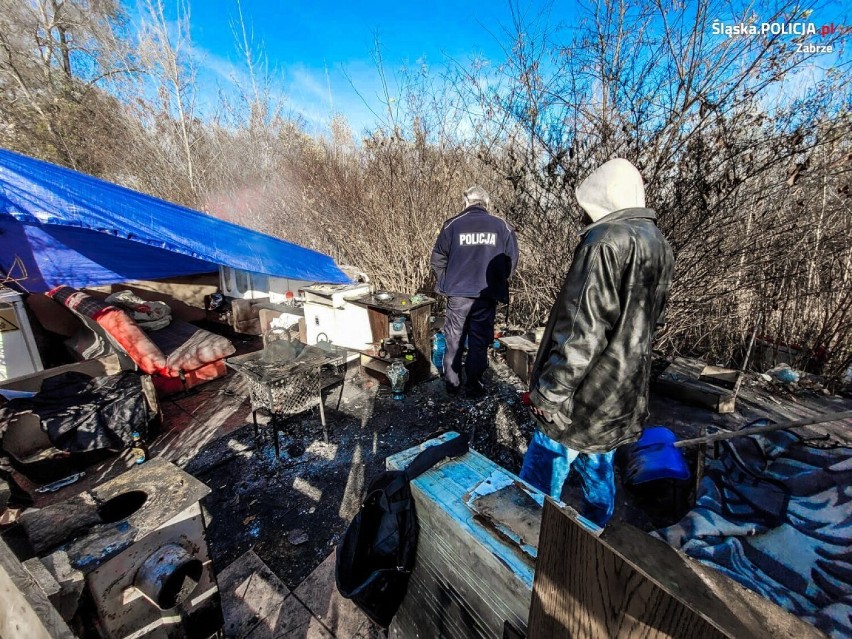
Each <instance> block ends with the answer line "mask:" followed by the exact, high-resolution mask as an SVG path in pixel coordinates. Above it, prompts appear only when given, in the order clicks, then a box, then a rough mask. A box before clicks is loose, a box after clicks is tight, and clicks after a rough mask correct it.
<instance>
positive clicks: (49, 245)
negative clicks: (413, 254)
mask: <svg viewBox="0 0 852 639" xmlns="http://www.w3.org/2000/svg"><path fill="white" fill-rule="evenodd" d="M16 260H19V263H22V264H23V266H24V268H25V269H26V272H27V277H26V279H25V280H23V281H22V282H21V284H22V286H23V287H24V288H26V290H28V291H30V292H43V291H47V290H50V289H51V288H53V287H54V286H58V285H60V284H67V285H69V286H74V287H85V286H98V285H102V284H115V283H119V282H125V281H128V280H151V279H161V278H166V277H171V276H176V275H189V274H193V273H208V272H211V271H215V270H216V269H217V267H218V265H222V266H230V267H232V268H236V269H242V270H246V271H252V272H255V273H264V274H267V275H276V276H279V277H288V278H293V279H299V280H308V281H314V282H326V283H335V284H336V283H346V282H348V281H349V279H348V278H347V277H346V275H345V274H344V273H343V272H342V271H341V270H340V269H339V268H338V267H337V266H336V265H335V263H334V261H333V260H332V259H331V258H330V257H328V256H327V255H323V254H322V253H318V252H317V251H312V250H310V249H306V248H304V247H301V246H297V245H296V244H292V243H290V242H285V241H283V240H279V239H276V238H274V237H270V236H269V235H264V234H263V233H258V232H256V231H251V230H249V229H247V228H244V227H242V226H238V225H236V224H231V223H230V222H225V221H223V220H219V219H216V218H214V217H211V216H209V215H205V214H204V213H199V212H198V211H193V210H192V209H188V208H186V207H183V206H179V205H177V204H172V203H171V202H166V201H164V200H160V199H157V198H155V197H151V196H150V195H145V194H143V193H139V192H137V191H133V190H131V189H127V188H124V187H122V186H118V185H116V184H112V183H110V182H105V181H103V180H99V179H97V178H94V177H92V176H90V175H84V174H82V173H78V172H76V171H72V170H70V169H66V168H63V167H60V166H56V165H55V164H49V163H47V162H42V161H40V160H35V159H33V158H29V157H26V156H23V155H19V154H17V153H13V152H11V151H7V150H5V149H0V268H2V269H3V273H0V276H2V275H5V274H6V273H9V274H10V275H19V273H20V271H19V269H17V268H13V267H14V265H15V261H16Z"/></svg>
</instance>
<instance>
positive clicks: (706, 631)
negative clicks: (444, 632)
mask: <svg viewBox="0 0 852 639" xmlns="http://www.w3.org/2000/svg"><path fill="white" fill-rule="evenodd" d="M566 558H571V560H570V561H567V560H566ZM561 636H565V637H569V636H570V637H574V638H579V639H583V638H589V639H592V638H597V637H617V638H633V637H643V638H644V637H647V638H665V637H690V638H695V639H703V638H705V637H706V638H714V639H715V638H717V637H737V638H743V639H748V638H754V639H758V638H760V639H763V638H765V637H773V638H774V639H806V638H807V639H811V638H817V637H824V635H823V634H822V633H821V632H819V631H818V630H817V629H816V628H813V627H812V626H810V625H809V624H807V623H805V622H803V621H801V620H800V619H798V618H797V617H795V616H793V615H791V614H790V613H788V612H787V611H785V610H783V609H782V608H780V607H778V606H776V605H775V604H773V603H772V602H770V601H768V600H766V599H764V598H763V597H761V596H759V595H757V594H755V593H753V592H751V591H749V590H747V589H746V588H743V587H742V586H740V585H739V584H737V583H736V582H734V581H733V580H731V579H729V578H728V577H726V576H725V575H723V574H721V573H719V572H717V571H715V570H713V569H711V568H709V567H706V566H703V565H702V564H700V563H698V562H696V561H694V560H692V559H690V558H689V557H687V556H686V555H684V554H682V553H680V552H678V551H676V550H675V549H674V548H671V547H670V546H668V545H667V544H665V543H664V542H662V541H660V540H658V539H655V538H653V537H650V536H649V535H646V534H645V533H643V532H641V531H639V530H637V529H635V528H633V527H631V526H628V525H626V524H619V523H611V524H610V525H609V526H608V527H607V528H606V529H605V530H604V532H603V534H602V535H601V536H600V537H595V535H593V534H592V533H590V532H588V531H587V530H586V529H584V528H583V527H582V526H581V525H580V524H579V523H578V522H577V521H576V520H575V518H574V517H573V516H572V514H571V513H570V512H569V511H567V510H564V509H562V508H560V507H559V506H558V505H556V503H555V502H553V501H552V500H551V499H550V498H548V500H547V502H546V503H545V507H544V513H543V516H542V528H541V537H540V544H539V558H538V562H537V570H536V576H535V584H534V586H533V596H532V606H531V609H530V617H529V632H528V637H530V639H536V638H542V639H543V638H547V637H561Z"/></svg>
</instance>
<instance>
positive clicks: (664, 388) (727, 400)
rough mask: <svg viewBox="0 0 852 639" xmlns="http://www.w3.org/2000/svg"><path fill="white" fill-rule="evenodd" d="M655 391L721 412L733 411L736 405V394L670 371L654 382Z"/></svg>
mask: <svg viewBox="0 0 852 639" xmlns="http://www.w3.org/2000/svg"><path fill="white" fill-rule="evenodd" d="M652 388H653V389H654V391H656V392H658V393H661V394H663V395H665V396H667V397H671V398H672V399H676V400H678V401H681V402H684V403H686V404H694V405H696V406H703V407H704V408H709V409H710V410H712V411H715V412H717V413H719V414H725V413H733V412H734V410H735V407H736V398H735V397H734V394H733V393H732V392H730V391H727V390H725V389H722V388H719V387H717V386H713V385H712V384H708V383H707V382H701V381H699V380H697V379H687V378H685V377H681V376H679V375H677V374H676V373H675V374H672V373H669V372H668V371H667V372H665V373H663V374H662V375H660V376H659V377H658V378H657V379H656V380H655V381H654V382H653V383H652Z"/></svg>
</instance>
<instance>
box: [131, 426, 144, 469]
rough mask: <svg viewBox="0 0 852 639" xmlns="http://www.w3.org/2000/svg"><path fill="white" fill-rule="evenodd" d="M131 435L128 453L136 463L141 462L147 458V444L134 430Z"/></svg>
mask: <svg viewBox="0 0 852 639" xmlns="http://www.w3.org/2000/svg"><path fill="white" fill-rule="evenodd" d="M131 437H133V445H132V446H131V447H130V455H131V457H133V458H134V459H135V460H136V463H137V464H142V463H144V462H145V461H147V459H148V446H147V444H145V442H144V441H142V437H141V436H140V435H139V433H137V432H136V431H135V430H134V431H133V434H132V435H131Z"/></svg>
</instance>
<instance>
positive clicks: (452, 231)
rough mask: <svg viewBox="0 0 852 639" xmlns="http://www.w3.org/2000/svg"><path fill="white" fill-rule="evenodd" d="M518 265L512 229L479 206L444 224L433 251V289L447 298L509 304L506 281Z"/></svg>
mask: <svg viewBox="0 0 852 639" xmlns="http://www.w3.org/2000/svg"><path fill="white" fill-rule="evenodd" d="M517 264H518V241H517V238H516V237H515V229H513V228H512V227H511V226H510V225H509V224H508V223H507V222H506V221H505V220H501V219H500V218H499V217H496V216H494V215H491V214H490V213H489V212H488V211H486V210H485V209H484V208H482V207H481V206H479V205H473V206H469V207H468V208H466V209H465V210H464V211H462V212H461V213H459V214H458V215H456V216H455V217H453V218H450V219H449V220H447V221H446V222H444V226H443V227H442V228H441V233H440V235H438V239H437V241H436V242H435V248H434V249H432V271H433V272H434V273H435V280H436V282H437V285H436V290H437V291H438V292H439V293H442V294H444V295H447V296H448V297H488V298H492V299H495V300H497V301H500V302H508V301H509V284H508V279H509V278H510V277H511V276H512V274H513V273H514V272H515V267H516V266H517Z"/></svg>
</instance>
